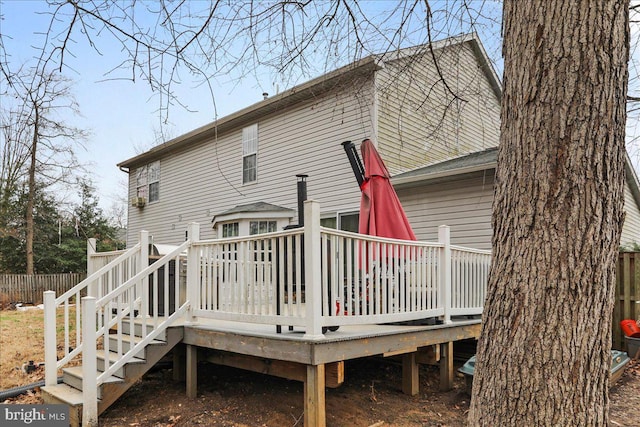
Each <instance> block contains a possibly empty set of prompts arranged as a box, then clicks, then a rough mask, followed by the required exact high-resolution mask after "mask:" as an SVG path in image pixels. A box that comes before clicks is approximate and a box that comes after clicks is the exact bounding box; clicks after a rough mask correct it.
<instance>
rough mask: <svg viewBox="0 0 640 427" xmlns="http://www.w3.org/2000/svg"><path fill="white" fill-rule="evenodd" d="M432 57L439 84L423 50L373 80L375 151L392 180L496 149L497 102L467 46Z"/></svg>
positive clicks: (458, 45) (392, 63) (425, 51)
mask: <svg viewBox="0 0 640 427" xmlns="http://www.w3.org/2000/svg"><path fill="white" fill-rule="evenodd" d="M435 56H436V60H437V61H438V66H439V69H440V71H441V73H442V77H444V81H443V79H442V78H441V75H440V74H439V73H438V71H437V69H436V68H435V66H434V63H433V58H432V55H431V52H430V51H429V50H428V49H425V50H424V52H421V53H419V54H417V56H414V57H410V58H407V59H402V60H395V61H391V62H389V63H386V64H385V68H384V70H382V71H381V72H379V73H378V75H377V76H376V87H377V88H378V109H379V114H378V149H379V151H380V154H381V155H382V158H383V159H384V160H385V163H386V165H387V167H388V169H389V171H390V172H391V174H392V175H395V174H398V173H402V172H405V171H407V170H412V169H417V168H419V167H422V166H426V165H429V164H434V163H438V162H441V161H444V160H447V159H449V158H453V157H458V156H461V155H464V154H468V153H471V152H475V151H481V150H484V149H486V148H489V147H494V146H497V145H498V142H499V131H500V101H499V99H498V98H497V97H496V95H495V93H494V92H493V90H492V88H491V85H490V83H489V81H488V80H487V77H486V75H485V72H484V71H483V69H482V65H481V64H480V63H479V61H478V59H477V57H476V55H475V54H474V52H473V49H472V47H471V45H470V43H468V42H467V43H463V44H457V45H453V46H449V47H446V48H443V49H440V50H437V51H435ZM445 83H446V84H445ZM454 94H455V95H456V96H454Z"/></svg>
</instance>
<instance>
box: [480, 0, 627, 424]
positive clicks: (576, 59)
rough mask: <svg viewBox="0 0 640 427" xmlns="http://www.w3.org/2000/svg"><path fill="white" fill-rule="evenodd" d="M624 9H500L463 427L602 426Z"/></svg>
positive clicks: (593, 5)
mask: <svg viewBox="0 0 640 427" xmlns="http://www.w3.org/2000/svg"><path fill="white" fill-rule="evenodd" d="M628 6H629V5H628V2H627V1H619V0H585V1H579V2H574V1H549V0H527V1H520V0H505V2H504V11H503V20H504V21H503V32H504V46H503V56H504V64H505V69H504V79H503V85H504V90H503V97H502V111H501V116H502V124H501V139H500V147H499V152H498V167H497V173H496V174H497V175H496V189H495V199H494V206H493V219H492V225H493V230H494V235H493V261H492V266H491V275H490V279H489V285H488V291H487V299H486V302H485V311H484V317H483V328H482V334H481V338H480V340H479V342H478V353H477V364H476V370H475V375H474V384H473V397H472V402H471V410H470V413H469V424H470V425H474V426H476V425H478V426H479V425H482V426H510V425H511V426H554V425H558V426H566V425H581V426H582V425H585V426H586V425H607V424H608V403H609V402H608V386H609V368H610V365H611V353H610V350H611V314H612V309H613V302H614V280H615V259H616V256H617V251H618V245H619V241H620V231H621V226H622V222H623V218H624V213H623V198H624V162H625V156H626V154H625V148H624V136H625V120H626V112H625V107H626V104H625V96H626V91H627V81H628V68H627V61H628V55H629V23H628V13H629V8H628Z"/></svg>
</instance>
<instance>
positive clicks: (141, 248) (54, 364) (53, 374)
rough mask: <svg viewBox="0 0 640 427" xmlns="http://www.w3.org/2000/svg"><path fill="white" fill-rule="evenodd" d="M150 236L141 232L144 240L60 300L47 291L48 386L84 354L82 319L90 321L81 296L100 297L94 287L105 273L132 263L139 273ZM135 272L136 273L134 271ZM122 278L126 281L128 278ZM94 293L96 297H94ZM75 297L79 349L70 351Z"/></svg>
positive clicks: (46, 357)
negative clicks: (60, 351)
mask: <svg viewBox="0 0 640 427" xmlns="http://www.w3.org/2000/svg"><path fill="white" fill-rule="evenodd" d="M148 237H149V235H148V233H147V232H146V231H142V232H140V241H139V242H138V243H137V244H136V245H134V246H133V247H131V248H130V249H127V250H126V251H124V252H123V253H122V254H121V255H119V256H118V257H116V258H115V259H113V260H112V261H110V262H109V263H107V264H106V265H104V266H103V267H101V268H99V269H98V270H96V271H95V272H93V273H91V274H89V276H87V278H85V279H84V280H83V281H81V282H80V283H78V284H77V285H75V286H74V287H73V288H71V289H69V290H68V291H66V292H64V293H63V294H62V295H60V296H59V297H58V298H56V297H55V292H53V291H46V292H44V324H45V330H44V352H45V384H46V385H47V386H49V385H55V384H56V383H57V371H58V369H60V368H62V367H63V366H64V365H65V364H67V363H68V362H69V361H70V360H72V359H74V358H75V357H77V356H78V355H80V354H81V353H82V351H83V347H84V345H83V338H82V335H81V331H82V323H83V322H82V319H84V318H86V317H85V316H84V315H83V316H82V317H81V311H82V307H81V305H82V304H81V296H82V292H83V291H85V290H86V292H87V293H88V294H89V295H90V296H94V297H95V296H96V295H95V293H96V291H97V289H96V288H95V287H93V285H94V284H96V282H98V280H99V279H100V278H101V277H103V276H104V275H105V274H108V273H109V272H111V271H113V270H115V269H116V268H118V267H119V266H121V265H124V263H126V262H129V260H131V261H132V262H131V263H130V264H129V265H128V267H129V269H130V270H131V272H132V273H135V271H137V270H139V269H140V267H141V263H140V262H139V260H138V261H136V259H135V258H136V257H138V258H139V259H141V258H143V257H145V256H146V254H148V241H149V238H148ZM133 270H135V271H133ZM120 278H122V279H126V278H125V277H124V276H121V277H120ZM118 286H119V285H118V284H117V283H115V287H116V288H117V287H118ZM92 294H93V295H92ZM74 297H75V306H76V307H75V332H76V337H75V339H76V342H75V348H73V349H70V338H71V336H70V335H71V334H70V327H69V307H70V305H72V304H70V300H71V299H72V298H74ZM62 305H64V323H65V325H64V356H63V357H62V358H61V359H60V360H58V356H57V346H58V343H57V334H56V330H57V328H56V315H57V309H58V307H60V306H62Z"/></svg>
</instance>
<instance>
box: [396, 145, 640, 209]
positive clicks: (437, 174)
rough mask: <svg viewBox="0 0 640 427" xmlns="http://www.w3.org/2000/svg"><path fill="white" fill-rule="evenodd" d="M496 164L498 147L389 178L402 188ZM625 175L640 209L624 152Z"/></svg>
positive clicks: (639, 186) (638, 184)
mask: <svg viewBox="0 0 640 427" xmlns="http://www.w3.org/2000/svg"><path fill="white" fill-rule="evenodd" d="M497 163H498V147H492V148H489V149H486V150H483V151H477V152H475V153H471V154H467V155H465V156H460V157H456V158H455V159H450V160H446V161H444V162H440V163H435V164H432V165H429V166H425V167H422V168H419V169H414V170H411V171H408V172H404V173H401V174H398V175H394V176H393V177H392V178H391V182H392V183H393V186H394V187H396V188H402V187H407V186H411V185H412V184H413V185H415V184H417V183H421V182H425V181H430V180H433V179H436V178H444V177H448V176H455V175H462V174H465V173H471V172H478V171H481V170H487V169H495V167H496V165H497ZM625 175H626V181H627V183H628V184H629V188H630V189H631V193H632V194H633V198H634V200H635V201H636V204H637V205H638V207H639V208H640V181H638V175H637V174H636V172H635V170H634V168H633V165H632V163H631V158H630V157H629V154H628V153H627V152H626V151H625Z"/></svg>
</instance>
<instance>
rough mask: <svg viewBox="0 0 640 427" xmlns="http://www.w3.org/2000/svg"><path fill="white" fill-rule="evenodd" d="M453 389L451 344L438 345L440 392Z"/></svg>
mask: <svg viewBox="0 0 640 427" xmlns="http://www.w3.org/2000/svg"><path fill="white" fill-rule="evenodd" d="M452 388H453V342H452V341H451V342H445V343H442V344H440V391H449V390H451V389H452Z"/></svg>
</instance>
